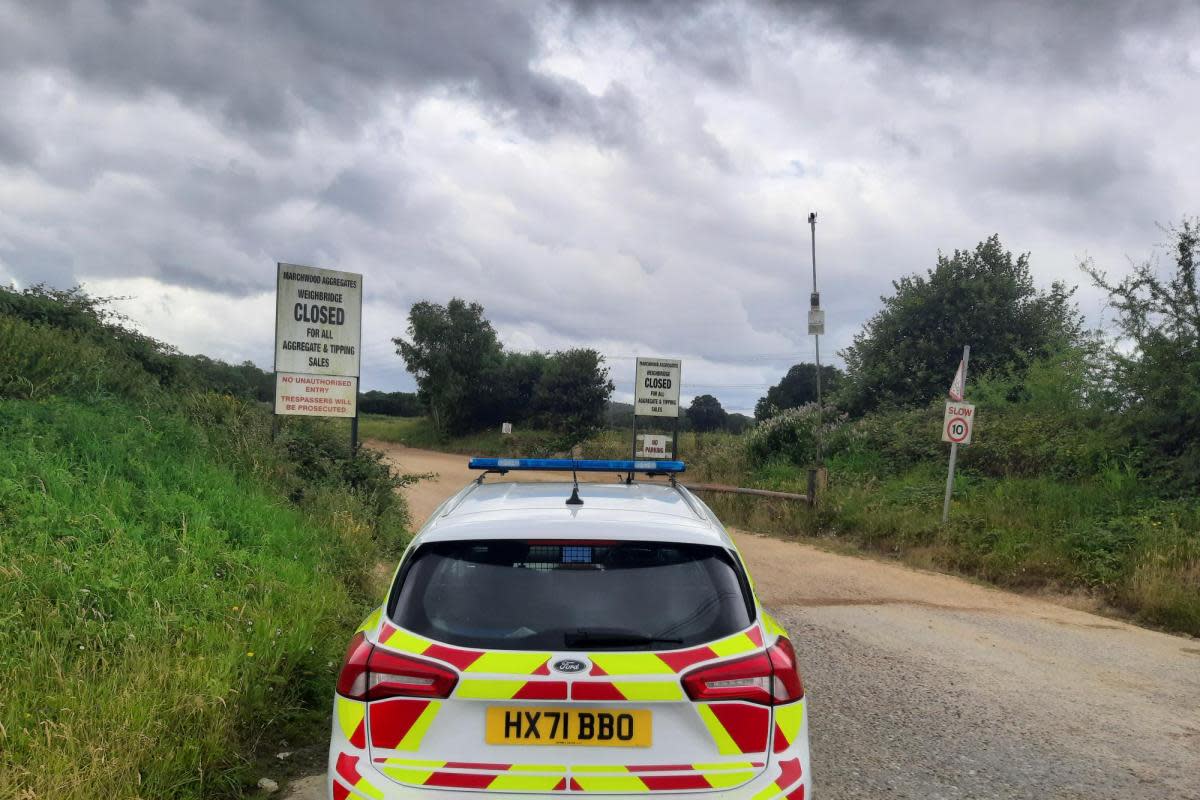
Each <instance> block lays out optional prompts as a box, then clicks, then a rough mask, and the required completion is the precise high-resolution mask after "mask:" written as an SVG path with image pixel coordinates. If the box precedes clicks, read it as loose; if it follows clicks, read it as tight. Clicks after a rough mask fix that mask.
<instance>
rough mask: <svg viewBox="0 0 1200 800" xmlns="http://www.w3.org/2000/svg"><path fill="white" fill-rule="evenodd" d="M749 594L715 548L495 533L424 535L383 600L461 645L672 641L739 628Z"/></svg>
mask: <svg viewBox="0 0 1200 800" xmlns="http://www.w3.org/2000/svg"><path fill="white" fill-rule="evenodd" d="M748 597H749V594H748V591H747V590H746V588H745V586H744V579H743V577H742V575H741V573H740V570H739V569H738V568H737V567H736V566H735V565H734V562H733V560H732V559H731V558H730V556H729V554H728V553H727V552H726V551H725V550H724V549H723V548H720V547H713V546H708V545H698V544H681V543H674V542H550V541H539V540H527V541H522V540H509V539H497V540H487V541H458V542H438V543H431V544H427V545H424V546H422V547H421V548H420V549H419V550H418V551H417V552H416V553H415V554H414V555H413V557H412V559H411V560H410V562H409V563H408V564H407V565H406V566H405V569H404V570H403V571H402V574H401V580H400V584H399V587H398V591H396V592H395V593H394V594H393V597H392V602H391V607H390V611H391V617H392V619H393V620H394V621H395V622H396V624H397V625H400V626H401V627H403V628H406V629H408V630H410V631H413V632H414V633H418V634H421V635H423V636H427V637H429V638H431V639H435V640H437V641H440V642H445V643H447V644H454V645H459V646H463V647H477V648H488V649H500V650H531V649H538V650H542V649H546V650H672V649H676V648H680V647H692V646H695V645H699V644H705V643H708V642H711V641H713V640H714V639H719V638H721V637H723V636H728V635H730V634H732V633H736V632H737V631H740V630H743V629H744V628H746V626H748V625H749V624H750V623H751V622H752V621H753V604H752V603H751V602H750V601H749V600H748Z"/></svg>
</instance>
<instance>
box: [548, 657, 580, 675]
mask: <svg viewBox="0 0 1200 800" xmlns="http://www.w3.org/2000/svg"><path fill="white" fill-rule="evenodd" d="M553 666H554V669H556V670H557V671H559V672H569V673H575V672H583V671H584V670H585V669H587V667H588V665H587V662H584V661H580V660H579V659H577V658H560V659H559V660H558V661H555V662H554V664H553Z"/></svg>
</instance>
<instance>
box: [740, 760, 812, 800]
mask: <svg viewBox="0 0 1200 800" xmlns="http://www.w3.org/2000/svg"><path fill="white" fill-rule="evenodd" d="M803 777H804V769H803V768H802V767H801V766H800V759H798V758H792V759H789V760H787V761H780V762H779V774H778V775H777V776H776V777H775V780H774V781H773V782H772V783H771V784H770V785H769V786H767V787H765V788H763V789H761V790H759V791H758V792H755V794H754V797H752V798H751V800H775V798H781V797H787V799H788V800H804V786H803V784H801V785H800V786H796V787H795V788H794V789H792V790H791V791H790V792H787V793H786V794H785V791H787V788H788V787H789V786H792V784H794V783H796V782H797V781H799V780H800V779H801V778H803Z"/></svg>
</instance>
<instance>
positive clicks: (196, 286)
mask: <svg viewBox="0 0 1200 800" xmlns="http://www.w3.org/2000/svg"><path fill="white" fill-rule="evenodd" d="M1198 7H1200V4H1197V3H1184V2H1181V3H1172V2H1137V1H1136V0H1086V1H1083V2H1061V1H1060V2H1046V3H1016V2H1013V3H1003V2H988V3H975V4H971V3H966V2H961V3H942V2H932V1H930V0H903V2H900V1H899V0H897V1H896V2H892V3H885V2H838V1H836V0H829V2H776V3H768V2H714V3H700V2H697V3H692V2H647V3H639V2H623V3H606V2H576V3H558V2H546V3H541V2H512V3H503V2H501V3H484V2H446V0H439V1H438V2H430V3H425V2H412V3H400V2H382V1H381V2H375V3H366V2H360V3H348V4H342V3H329V2H324V1H322V0H312V1H311V2H275V3H270V2H260V3H242V2H237V3H234V2H228V3H226V2H212V1H211V0H201V1H198V2H192V3H185V2H137V0H128V1H123V2H116V1H115V0H114V2H110V3H101V2H75V3H72V2H58V1H57V0H55V1H51V0H39V1H38V2H15V3H12V4H9V3H7V2H3V0H0V97H2V98H3V102H2V103H0V282H4V283H15V284H16V285H18V286H26V285H29V284H31V283H35V282H39V281H45V282H47V283H50V284H53V285H55V286H60V287H65V286H69V285H73V284H77V283H83V284H85V285H86V286H87V287H88V288H89V289H90V290H91V291H92V292H93V293H97V294H102V295H122V296H127V297H128V298H129V299H127V300H124V301H122V303H121V307H122V309H123V310H125V311H126V313H128V314H130V315H131V316H132V317H133V318H134V319H135V320H136V321H137V322H138V323H139V324H140V326H141V327H142V328H143V329H144V330H146V331H147V332H148V333H150V334H151V335H153V336H156V337H158V338H161V339H164V340H166V341H169V342H172V343H174V344H176V345H178V346H179V347H180V348H181V349H183V350H184V351H186V352H203V353H207V354H209V355H212V356H214V357H218V358H223V359H226V360H231V361H241V360H245V359H251V360H253V361H255V362H256V363H258V364H259V365H261V366H264V367H266V368H268V369H269V368H270V366H271V358H272V356H271V351H272V341H273V303H274V300H273V293H274V280H275V262H276V261H289V262H294V263H301V264H311V265H314V266H321V267H328V268H335V269H344V270H350V271H354V272H361V273H363V275H364V286H365V293H366V307H365V309H364V323H363V338H364V342H363V356H364V357H363V379H362V383H363V387H364V389H366V388H383V389H411V388H412V386H413V383H412V380H411V378H410V377H409V376H408V375H407V374H406V373H405V371H404V367H403V363H402V362H401V360H400V359H399V357H398V356H396V355H394V353H393V348H392V346H391V345H390V343H389V339H390V338H391V337H392V336H395V335H398V334H401V333H402V332H403V331H404V328H405V324H406V323H405V316H406V314H407V311H408V308H409V306H410V305H411V304H412V303H413V302H414V301H417V300H422V299H428V300H434V301H439V302H445V301H446V300H448V299H449V298H451V297H454V296H459V297H463V298H467V299H470V300H476V301H479V302H481V303H482V304H483V305H484V306H485V308H486V309H487V314H488V316H489V317H490V318H491V320H492V321H493V323H494V324H495V325H496V327H497V329H498V330H499V332H500V335H501V338H502V340H503V341H504V343H505V344H506V346H508V347H511V348H515V349H521V350H526V349H541V350H551V349H558V348H563V347H569V346H588V347H596V348H598V349H600V350H601V351H602V352H604V353H605V354H607V356H608V358H609V364H610V365H611V367H612V373H613V378H614V380H615V381H616V383H617V390H618V391H617V397H618V399H628V398H629V393H630V390H631V385H632V378H633V361H632V358H631V357H632V356H634V355H635V354H642V355H664V356H678V357H681V358H683V359H684V382H685V387H684V395H685V401H686V398H687V397H689V396H690V395H692V394H699V393H705V392H707V393H711V394H715V395H716V396H717V397H719V398H720V399H721V400H722V402H723V403H724V404H725V406H726V407H727V408H730V409H735V410H748V409H751V408H752V407H753V405H754V401H755V400H756V399H757V398H758V397H759V396H760V395H761V394H762V393H763V391H764V390H765V388H766V386H767V385H769V384H771V383H773V382H775V381H776V380H778V378H779V376H780V375H781V374H782V373H783V372H784V371H786V369H787V367H788V366H789V365H790V364H792V363H795V362H797V361H801V360H811V359H812V353H813V342H812V339H811V337H808V336H807V335H805V333H806V331H805V327H804V320H803V314H804V312H805V310H806V306H807V301H808V292H809V291H810V289H811V285H810V284H811V273H810V262H809V231H808V225H807V224H806V217H807V214H808V212H809V211H810V210H816V211H817V212H818V214H819V221H818V227H817V257H818V270H819V275H818V278H819V281H820V284H821V285H820V288H821V291H822V297H823V301H824V302H823V305H824V306H825V308H826V309H827V316H828V324H829V335H828V337H826V338H823V339H822V342H821V351H822V358H823V360H826V361H828V359H830V358H831V357H833V358H835V356H834V353H835V351H836V350H838V349H840V348H842V347H844V346H845V345H846V344H848V343H849V341H850V338H851V336H852V335H853V334H854V333H855V332H856V331H857V330H858V329H859V326H860V325H861V324H862V322H863V321H864V320H865V319H866V318H867V317H868V316H869V315H870V314H872V313H873V312H874V311H876V310H877V309H878V307H879V295H880V294H882V293H884V292H886V291H888V290H889V289H890V281H891V280H892V279H894V278H896V277H898V276H900V275H902V274H904V273H909V272H913V271H918V270H924V269H926V268H928V267H929V266H932V264H933V263H934V260H935V258H936V255H937V252H938V250H939V249H941V250H943V251H947V252H948V251H952V250H953V249H955V248H968V247H972V246H974V244H975V243H977V242H978V241H979V240H981V239H983V238H985V237H986V236H988V235H989V234H991V233H999V234H1000V236H1001V239H1002V241H1003V242H1004V244H1005V245H1006V246H1007V247H1009V248H1011V249H1013V250H1014V251H1030V252H1031V253H1032V265H1033V269H1034V272H1035V275H1036V278H1037V280H1038V282H1039V283H1040V284H1042V285H1048V284H1049V283H1050V282H1051V281H1052V280H1055V279H1065V280H1067V281H1069V282H1070V283H1082V282H1083V276H1082V274H1081V273H1080V272H1079V270H1078V263H1079V261H1080V260H1081V259H1082V258H1084V257H1089V256H1090V257H1091V258H1092V259H1094V260H1095V262H1096V263H1097V264H1098V265H1100V266H1102V267H1105V268H1107V269H1109V270H1110V271H1111V272H1114V273H1117V272H1121V271H1123V270H1124V269H1127V267H1128V259H1129V258H1134V259H1139V260H1140V259H1143V258H1145V257H1146V256H1148V255H1149V254H1150V253H1151V252H1152V250H1153V248H1154V247H1155V246H1156V245H1159V244H1161V243H1162V242H1163V241H1164V239H1165V236H1164V235H1163V234H1162V232H1161V231H1160V230H1159V229H1158V227H1157V225H1158V224H1164V223H1170V222H1172V221H1174V220H1178V219H1179V218H1180V217H1181V216H1183V215H1184V214H1189V215H1190V214H1196V213H1200V13H1198V12H1197V8H1198ZM1079 298H1080V302H1081V305H1082V307H1083V308H1084V310H1085V311H1086V312H1088V313H1089V315H1090V318H1091V320H1092V321H1093V322H1094V323H1099V322H1101V321H1102V314H1101V309H1102V304H1101V302H1100V298H1099V297H1098V296H1097V294H1096V293H1095V292H1094V291H1093V290H1091V289H1090V288H1086V287H1081V290H1080V294H1079ZM955 344H960V343H955ZM949 378H950V376H947V380H949Z"/></svg>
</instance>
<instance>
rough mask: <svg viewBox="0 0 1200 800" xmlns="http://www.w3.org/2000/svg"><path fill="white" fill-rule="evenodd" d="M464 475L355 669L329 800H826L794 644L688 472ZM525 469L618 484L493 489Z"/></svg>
mask: <svg viewBox="0 0 1200 800" xmlns="http://www.w3.org/2000/svg"><path fill="white" fill-rule="evenodd" d="M470 465H471V467H472V468H474V469H479V470H482V473H481V476H480V478H479V479H478V480H476V481H474V482H472V483H471V484H469V485H468V486H467V487H466V488H465V489H463V490H462V491H460V492H459V493H458V494H456V495H455V496H453V497H451V498H450V499H449V500H447V501H446V502H445V503H444V504H442V506H441V507H440V508H439V509H438V510H437V511H436V512H434V514H433V516H432V517H430V519H429V521H428V522H427V523H426V524H425V526H424V527H423V528H422V529H421V530H420V532H419V533H418V534H417V535H416V537H415V538H414V539H413V541H412V543H411V544H410V545H409V547H408V549H407V550H406V551H405V553H404V556H403V557H402V559H401V562H400V565H399V567H398V569H397V571H396V575H395V578H394V579H393V581H392V587H391V590H390V592H389V593H388V597H387V600H386V602H385V603H384V605H383V606H382V607H380V608H379V609H377V610H376V611H374V612H373V613H372V614H371V615H370V616H369V617H367V619H366V620H365V621H364V622H363V623H362V625H361V626H360V627H359V629H358V631H357V632H356V633H355V634H354V637H353V639H352V640H351V642H350V646H349V648H348V649H347V652H346V658H345V663H344V664H343V666H342V669H341V673H340V675H339V677H338V681H337V694H336V696H335V699H334V714H333V737H332V742H331V744H330V751H329V782H330V796H331V797H332V798H333V800H344V799H345V798H368V799H369V800H381V799H385V798H415V797H425V798H430V800H436V799H437V798H447V797H480V796H481V795H482V796H486V797H488V798H517V797H524V798H528V796H529V795H531V794H543V795H548V796H557V797H564V796H571V795H626V794H639V795H645V794H669V795H672V796H675V797H684V798H692V797H694V798H702V797H703V798H725V797H728V798H753V800H775V798H781V799H782V798H786V799H787V800H804V798H806V797H811V783H810V781H811V775H810V772H809V750H808V724H807V719H806V717H807V715H806V714H805V697H804V687H803V685H802V683H801V680H800V676H799V674H798V672H797V668H796V656H795V652H794V650H793V647H792V644H791V642H790V641H789V639H788V637H787V633H786V632H785V631H784V630H783V629H782V628H781V627H780V626H779V624H778V623H776V622H775V620H773V619H772V618H771V617H770V616H769V615H768V614H767V613H766V611H765V610H764V609H763V607H762V606H761V605H760V604H759V602H758V601H757V599H756V598H755V595H754V591H753V588H752V586H753V585H752V583H751V580H750V577H749V575H748V574H747V572H746V568H745V565H744V563H743V562H742V560H741V557H740V556H739V554H738V552H737V549H736V547H735V546H734V543H733V541H732V540H731V539H730V537H729V535H728V534H727V533H726V531H725V529H724V528H723V527H722V525H721V523H720V522H719V521H718V520H717V518H716V516H714V514H713V513H712V511H711V510H709V508H708V507H707V506H706V505H705V504H704V503H703V502H701V501H700V500H699V499H697V498H696V497H695V496H694V495H692V494H691V493H690V492H689V491H687V490H686V489H685V488H683V487H681V486H678V485H676V483H675V477H674V476H675V475H676V474H677V473H680V472H683V470H684V465H683V464H682V463H681V462H678V461H579V460H557V459H472V460H471V462H470ZM532 469H552V470H567V471H571V470H574V471H576V472H602V471H611V472H614V473H617V474H618V478H617V480H616V481H614V482H612V483H584V484H579V483H577V482H573V481H568V482H564V483H529V482H525V483H522V482H512V481H509V480H505V479H497V478H493V477H491V474H492V473H500V474H502V475H503V474H506V473H511V472H520V471H522V470H532ZM635 473H636V474H638V475H640V474H643V473H647V474H650V475H659V476H662V475H665V476H668V477H669V482H657V481H656V482H651V481H639V480H635V479H634V474H635Z"/></svg>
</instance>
